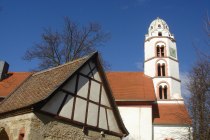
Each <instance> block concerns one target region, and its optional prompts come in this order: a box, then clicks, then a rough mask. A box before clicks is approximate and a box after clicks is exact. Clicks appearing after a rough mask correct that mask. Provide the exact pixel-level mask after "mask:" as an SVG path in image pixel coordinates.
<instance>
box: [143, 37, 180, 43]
mask: <svg viewBox="0 0 210 140" xmlns="http://www.w3.org/2000/svg"><path fill="white" fill-rule="evenodd" d="M153 38H168V39H170V40H171V41H172V42H176V40H175V39H174V38H172V37H168V36H152V37H148V38H147V39H145V41H144V42H147V41H150V40H151V39H153Z"/></svg>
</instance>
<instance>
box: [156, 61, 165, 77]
mask: <svg viewBox="0 0 210 140" xmlns="http://www.w3.org/2000/svg"><path fill="white" fill-rule="evenodd" d="M157 76H166V66H165V63H162V64H160V63H158V64H157Z"/></svg>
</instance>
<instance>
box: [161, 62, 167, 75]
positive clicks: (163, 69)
mask: <svg viewBox="0 0 210 140" xmlns="http://www.w3.org/2000/svg"><path fill="white" fill-rule="evenodd" d="M161 68H162V76H166V71H165V64H163V65H162V67H161Z"/></svg>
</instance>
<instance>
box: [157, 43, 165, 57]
mask: <svg viewBox="0 0 210 140" xmlns="http://www.w3.org/2000/svg"><path fill="white" fill-rule="evenodd" d="M156 55H157V57H164V56H165V46H163V45H162V46H159V45H157V47H156Z"/></svg>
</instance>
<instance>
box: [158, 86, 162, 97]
mask: <svg viewBox="0 0 210 140" xmlns="http://www.w3.org/2000/svg"><path fill="white" fill-rule="evenodd" d="M162 91H163V89H162V86H160V87H159V98H160V99H162Z"/></svg>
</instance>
